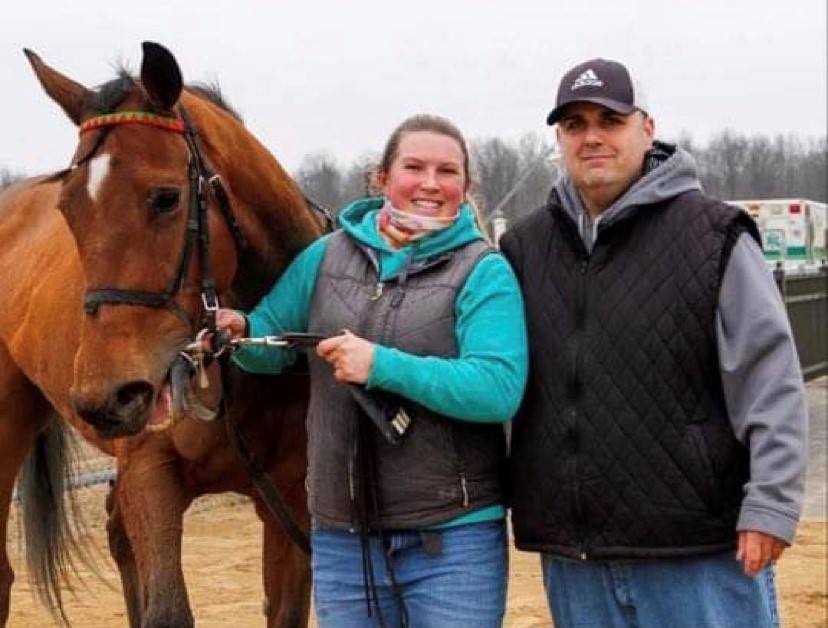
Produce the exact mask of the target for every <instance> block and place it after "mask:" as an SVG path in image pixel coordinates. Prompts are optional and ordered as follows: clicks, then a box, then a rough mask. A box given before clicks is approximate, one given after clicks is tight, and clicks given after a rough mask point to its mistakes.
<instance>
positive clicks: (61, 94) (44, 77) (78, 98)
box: [23, 48, 92, 124]
mask: <svg viewBox="0 0 828 628" xmlns="http://www.w3.org/2000/svg"><path fill="white" fill-rule="evenodd" d="M23 53H24V54H25V55H26V58H27V59H28V60H29V63H31V64H32V69H33V70H34V73H35V76H37V80H39V81H40V84H41V85H42V86H43V89H44V90H46V93H47V94H48V95H49V97H50V98H51V99H52V100H54V101H55V102H56V103H57V104H59V105H60V106H61V108H62V109H63V110H64V111H65V112H66V115H67V116H69V119H71V120H72V122H74V123H75V124H80V120H81V115H82V114H83V111H84V108H85V106H86V103H87V102H88V100H89V98H90V97H91V95H92V91H91V90H89V89H87V88H86V87H84V86H83V85H81V84H80V83H76V82H75V81H73V80H72V79H70V78H68V77H66V76H63V74H61V73H60V72H58V71H56V70H53V69H52V68H50V67H49V66H48V65H46V64H45V63H44V62H43V60H42V59H41V58H40V57H39V56H37V55H36V54H35V53H34V52H32V51H31V50H29V49H28V48H24V49H23Z"/></svg>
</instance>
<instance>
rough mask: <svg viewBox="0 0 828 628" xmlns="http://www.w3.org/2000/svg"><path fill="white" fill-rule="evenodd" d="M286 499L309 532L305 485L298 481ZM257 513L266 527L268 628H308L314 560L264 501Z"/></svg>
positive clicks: (264, 566) (258, 503)
mask: <svg viewBox="0 0 828 628" xmlns="http://www.w3.org/2000/svg"><path fill="white" fill-rule="evenodd" d="M284 497H285V500H286V501H287V503H288V505H289V506H290V507H291V510H292V511H293V513H294V516H295V517H296V519H297V522H298V523H299V524H300V525H301V526H302V527H303V528H304V529H305V530H307V524H308V521H307V506H306V499H307V498H306V495H305V489H304V486H303V484H302V482H301V481H300V482H298V483H297V485H295V486H294V487H293V488H292V489H291V491H290V492H289V493H287V494H285V495H284ZM256 512H257V513H258V515H259V517H260V518H261V519H262V522H263V527H264V547H263V555H262V572H263V576H264V590H265V600H264V609H263V610H264V614H265V617H266V618H267V627H268V628H305V627H306V626H307V625H308V616H309V614H310V588H311V571H310V557H309V556H307V555H306V554H305V553H304V552H303V551H302V550H301V549H299V547H297V546H296V544H294V543H293V541H291V539H290V537H289V536H287V535H286V534H285V532H284V530H283V528H282V526H281V524H280V523H279V522H278V521H276V520H275V519H274V517H273V515H272V514H270V512H269V511H268V510H267V507H266V506H265V505H264V504H263V503H262V502H261V499H260V498H257V500H256Z"/></svg>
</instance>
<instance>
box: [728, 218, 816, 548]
mask: <svg viewBox="0 0 828 628" xmlns="http://www.w3.org/2000/svg"><path fill="white" fill-rule="evenodd" d="M716 335H717V341H718V348H719V363H720V368H721V376H722V386H723V389H724V396H725V402H726V404H727V410H728V414H729V415H730V421H731V424H732V426H733V431H734V433H735V434H736V437H737V438H738V439H739V441H741V442H742V443H743V444H744V445H745V446H746V447H747V448H748V450H749V451H750V480H749V481H748V483H747V485H746V486H745V498H744V501H743V502H742V510H741V513H740V516H739V521H738V523H737V530H756V531H759V532H765V533H767V534H771V535H773V536H775V537H777V538H780V539H782V540H784V541H786V542H787V543H791V542H792V541H793V537H794V534H795V532H796V525H797V522H798V520H799V515H800V511H801V509H802V501H803V498H804V484H805V463H806V457H807V438H808V434H807V430H808V416H807V409H806V403H805V391H804V385H803V380H802V373H801V371H800V367H799V359H798V357H797V353H796V347H795V345H794V340H793V334H792V332H791V327H790V323H789V322H788V315H787V312H786V310H785V305H784V303H783V302H782V299H781V296H780V294H779V290H778V288H777V287H776V284H775V282H774V281H773V278H772V276H771V273H769V272H768V271H767V270H766V267H765V262H764V259H763V257H762V251H761V250H760V248H759V246H758V245H757V244H756V242H755V241H754V240H753V239H752V238H751V237H749V236H747V235H746V234H743V235H741V236H740V237H739V239H738V240H737V242H736V245H735V247H734V249H733V252H732V254H731V257H730V260H729V261H728V265H727V268H726V270H725V274H724V277H723V278H722V285H721V289H720V294H719V308H718V312H717V321H716Z"/></svg>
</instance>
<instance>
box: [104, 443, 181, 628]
mask: <svg viewBox="0 0 828 628" xmlns="http://www.w3.org/2000/svg"><path fill="white" fill-rule="evenodd" d="M141 454H144V455H141ZM128 460H129V463H128V464H125V465H124V468H123V469H119V477H118V490H117V492H116V494H115V498H116V501H117V504H116V506H115V508H116V509H117V510H118V512H119V514H120V517H121V521H122V522H123V527H124V528H125V529H126V533H127V537H128V540H129V544H130V545H131V547H132V554H133V556H134V564H135V567H136V569H137V575H138V578H137V579H138V581H139V582H140V595H138V594H136V592H135V591H134V590H132V591H129V590H128V589H127V588H126V586H125V594H126V595H127V596H128V597H129V596H133V597H134V598H138V599H139V600H140V602H141V604H140V609H141V612H140V624H139V625H140V627H141V628H192V626H193V625H194V624H193V614H192V611H191V610H190V603H189V600H188V598H187V589H186V586H185V584H184V573H183V571H182V568H181V534H182V528H183V515H184V511H185V510H186V508H187V506H188V505H189V503H190V498H189V497H188V496H187V494H186V491H185V490H184V488H183V484H182V482H181V478H180V476H179V474H178V472H177V467H176V460H175V459H174V458H171V457H167V456H164V455H159V452H153V451H149V452H147V451H133V452H130V454H129V457H128ZM116 532H117V530H116ZM115 540H116V549H118V550H121V551H123V550H124V549H125V547H124V546H123V545H122V544H121V539H118V538H117V537H116V539H115ZM134 582H135V579H134V578H132V579H131V580H130V586H134ZM129 604H130V602H129V599H128V600H127V605H128V606H129ZM138 615H139V613H138V612H137V609H136V610H135V611H133V610H130V617H133V616H135V618H136V620H137V618H138Z"/></svg>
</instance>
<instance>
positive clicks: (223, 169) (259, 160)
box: [185, 99, 321, 308]
mask: <svg viewBox="0 0 828 628" xmlns="http://www.w3.org/2000/svg"><path fill="white" fill-rule="evenodd" d="M198 105H201V106H198ZM185 106H187V107H188V109H190V108H192V109H193V117H194V118H195V122H196V125H197V126H198V127H199V129H200V130H201V139H202V142H203V145H204V147H205V152H206V153H207V158H208V159H209V161H210V163H211V164H212V166H213V168H214V169H215V171H216V172H217V173H218V174H220V175H221V176H222V178H223V180H224V182H225V184H226V186H227V189H228V192H229V193H230V195H231V198H232V200H233V209H234V211H235V213H236V218H237V220H238V222H239V225H240V227H241V229H242V232H243V233H244V235H245V239H246V240H247V243H248V245H247V247H246V248H245V249H243V250H241V251H239V261H238V267H239V270H238V272H237V273H236V278H235V280H234V282H233V287H232V297H233V301H234V302H235V304H236V305H237V306H239V307H244V308H249V307H252V306H253V305H255V303H256V302H258V300H259V299H260V298H261V297H262V296H263V295H264V294H265V292H266V291H267V290H268V289H270V287H271V286H272V285H273V283H274V282H275V281H276V279H277V278H278V277H279V275H281V273H282V272H283V271H284V269H285V268H286V267H287V265H288V264H289V263H290V261H291V260H292V259H293V258H294V257H295V256H296V254H297V253H299V252H300V251H301V250H302V249H304V248H305V247H306V246H307V245H308V244H309V243H310V242H311V241H313V240H314V239H316V238H317V237H319V235H321V228H320V226H319V223H318V222H317V221H316V218H315V217H314V215H313V213H312V211H311V210H310V209H309V208H308V206H307V204H306V202H305V198H304V196H303V195H302V192H301V191H300V190H299V188H298V187H297V186H296V184H295V183H294V182H293V180H292V179H291V178H290V177H289V176H288V174H287V173H286V172H285V171H284V169H283V168H282V167H281V165H280V164H279V162H278V161H277V160H276V158H275V157H274V156H273V155H272V154H271V153H270V152H269V151H268V150H267V149H266V148H265V147H264V146H263V145H262V144H261V143H260V142H259V141H258V140H257V139H256V138H255V137H254V136H253V135H251V134H250V133H249V132H248V131H247V130H246V129H245V128H244V127H243V126H242V125H241V123H239V122H238V121H237V120H235V119H234V118H232V117H231V116H230V115H229V114H227V113H226V112H224V111H221V110H219V109H218V108H217V107H215V106H213V105H207V104H206V103H202V102H201V101H199V102H198V103H197V104H195V103H193V104H191V103H190V102H189V99H188V101H185ZM211 118H212V119H211ZM225 147H232V149H228V148H225Z"/></svg>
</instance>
